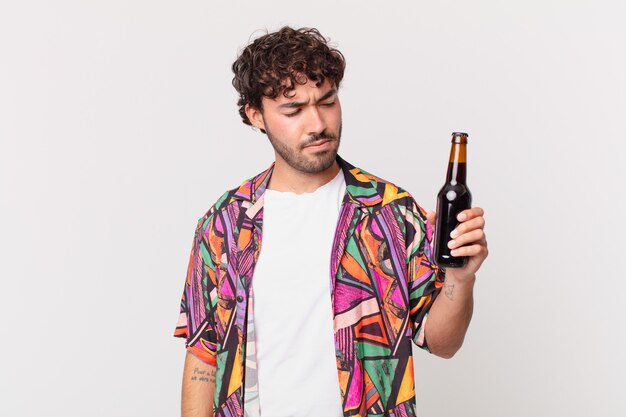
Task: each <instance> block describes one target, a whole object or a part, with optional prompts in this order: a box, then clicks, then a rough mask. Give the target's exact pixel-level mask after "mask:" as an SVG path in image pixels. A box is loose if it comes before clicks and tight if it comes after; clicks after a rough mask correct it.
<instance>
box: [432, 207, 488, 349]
mask: <svg viewBox="0 0 626 417" xmlns="http://www.w3.org/2000/svg"><path fill="white" fill-rule="evenodd" d="M484 213H485V212H484V210H483V209H482V208H480V207H472V208H470V209H468V210H465V211H462V212H461V213H459V215H458V217H457V219H458V220H459V222H460V224H459V225H458V226H457V227H456V229H454V230H453V231H452V232H451V233H450V236H451V237H452V238H453V240H451V241H450V242H449V244H448V247H449V248H450V249H453V250H452V251H451V254H452V255H453V256H467V257H468V260H467V264H466V265H465V266H464V267H463V268H447V269H446V280H445V283H444V287H443V295H444V296H443V297H441V296H439V297H437V298H436V299H435V302H434V303H433V305H432V307H431V308H430V311H429V313H428V319H427V320H426V323H425V324H424V335H425V338H426V340H427V342H428V348H429V349H430V351H431V352H432V353H434V354H435V355H437V356H441V357H442V358H451V357H453V356H454V354H455V353H456V352H457V351H458V350H459V349H460V348H461V346H462V345H463V340H464V339H465V334H466V333H467V328H468V327H469V323H470V320H471V319H472V313H473V310H474V297H473V293H474V283H475V282H476V272H477V271H478V269H479V268H480V266H481V265H482V263H483V261H484V260H485V258H487V255H488V253H489V250H488V249H487V239H486V236H485V231H484V228H485V218H484V217H483V215H484ZM427 218H428V222H429V223H430V224H431V226H432V227H433V229H434V228H435V227H436V226H435V223H436V220H437V214H436V213H435V212H433V211H430V212H428V214H427Z"/></svg>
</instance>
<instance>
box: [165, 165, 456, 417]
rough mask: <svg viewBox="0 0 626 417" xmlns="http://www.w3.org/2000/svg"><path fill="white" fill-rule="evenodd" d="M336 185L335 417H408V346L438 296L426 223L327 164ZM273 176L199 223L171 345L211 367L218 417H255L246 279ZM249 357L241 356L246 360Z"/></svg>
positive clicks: (387, 188)
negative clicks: (338, 178) (338, 415)
mask: <svg viewBox="0 0 626 417" xmlns="http://www.w3.org/2000/svg"><path fill="white" fill-rule="evenodd" d="M337 162H338V163H339V166H340V167H341V169H342V171H343V174H344V178H345V181H346V193H345V196H344V199H343V203H342V206H341V211H340V214H339V218H338V222H337V227H336V230H335V238H334V241H333V254H332V257H331V264H330V268H329V280H330V288H331V302H332V306H333V322H334V332H335V333H334V339H335V352H336V360H337V376H338V381H339V387H340V392H339V395H340V396H341V401H342V405H343V413H344V416H346V417H347V416H383V415H384V416H394V417H395V416H414V415H415V388H414V374H413V358H412V348H411V346H412V342H414V343H415V344H416V345H417V346H420V347H422V348H424V349H428V346H427V343H426V340H425V337H424V333H423V328H424V326H423V325H424V323H425V321H426V319H427V316H428V311H429V309H430V307H431V306H432V304H433V302H434V300H435V298H436V297H437V295H438V294H439V292H440V290H441V287H442V286H443V280H444V271H443V270H442V269H440V268H439V267H438V266H437V265H436V264H435V263H434V261H433V253H432V229H431V227H430V225H429V224H428V222H427V221H426V213H425V211H424V210H423V209H422V208H421V207H420V206H418V205H417V203H416V202H415V200H414V199H413V197H412V196H411V195H410V194H409V193H408V192H406V191H404V190H402V189H400V188H398V187H396V186H395V185H394V184H392V183H390V182H387V181H385V180H382V179H380V178H378V177H376V176H373V175H371V174H369V173H367V172H365V171H363V170H361V169H359V168H356V167H354V166H352V165H351V164H349V163H348V162H346V161H345V160H343V159H342V158H341V157H340V156H339V155H337ZM273 168H274V164H272V165H271V166H270V167H269V168H268V169H267V170H265V171H263V172H262V173H260V174H259V175H257V176H255V177H253V178H251V179H250V180H248V181H245V182H244V183H243V184H241V186H239V187H238V188H236V189H233V190H230V191H228V192H226V193H225V194H224V195H223V196H222V197H220V199H219V200H218V201H217V202H216V203H215V204H214V205H213V206H212V207H211V208H210V209H209V211H208V212H207V213H206V214H205V215H204V216H203V217H202V218H200V219H199V220H198V225H197V228H196V234H195V238H194V243H193V247H192V251H191V255H190V260H189V267H188V270H187V279H186V282H185V289H184V291H183V296H182V300H181V308H180V318H179V322H178V325H177V328H176V331H175V336H177V337H185V338H186V339H187V343H186V345H187V348H188V349H189V350H190V351H191V352H193V353H194V354H195V355H196V356H198V357H199V358H200V359H202V360H204V361H205V362H207V363H209V364H212V365H215V366H217V376H216V387H215V395H214V404H213V406H214V410H215V415H216V416H219V417H231V416H257V415H259V410H258V390H257V386H258V385H257V382H258V381H256V358H255V354H254V352H255V348H254V347H255V345H254V333H253V324H254V308H253V305H254V304H253V302H254V300H253V293H252V291H251V289H252V285H251V283H252V277H253V272H254V266H255V264H256V260H257V259H258V256H259V253H260V248H261V242H262V226H263V196H264V192H265V189H266V187H267V184H268V182H269V178H270V176H271V174H272V171H273ZM247 352H248V354H247Z"/></svg>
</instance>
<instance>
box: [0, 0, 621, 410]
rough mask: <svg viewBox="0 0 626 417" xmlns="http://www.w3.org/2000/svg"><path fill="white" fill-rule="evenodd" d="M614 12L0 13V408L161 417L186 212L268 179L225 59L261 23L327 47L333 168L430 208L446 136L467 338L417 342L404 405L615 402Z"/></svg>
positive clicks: (378, 8)
mask: <svg viewBox="0 0 626 417" xmlns="http://www.w3.org/2000/svg"><path fill="white" fill-rule="evenodd" d="M624 17H626V6H625V3H624V2H623V1H617V0H616V1H608V0H607V1H577V0H569V1H565V0H542V1H539V0H532V1H516V2H513V1H508V2H505V1H495V0H491V1H489V0H481V1H474V2H462V1H450V0H447V1H437V2H425V1H421V2H410V1H403V2H397V1H387V2H382V3H381V2H371V3H366V2H363V1H353V2H347V1H319V2H293V1H289V2H288V1H274V2H269V1H256V2H242V1H233V2H230V3H228V5H226V3H225V2H209V1H183V2H173V1H155V0H152V1H131V2H129V1H120V0H109V1H106V2H105V1H99V2H95V1H90V2H84V1H68V0H64V1H55V2H51V1H43V0H39V1H19V2H3V3H2V6H0V141H1V142H0V187H1V190H0V191H1V192H0V210H1V215H0V239H1V247H0V257H1V261H0V274H1V276H0V277H1V278H0V285H1V288H0V318H1V320H2V321H1V324H2V341H1V344H0V349H1V352H0V415H2V416H41V415H55V416H57V415H58V416H61V415H63V416H68V417H73V416H107V417H109V416H138V415H141V416H172V415H177V414H178V413H179V403H180V399H179V398H180V382H181V372H182V364H183V357H184V349H183V341H182V340H180V339H174V338H173V337H172V336H171V334H172V332H173V329H174V325H175V322H176V319H177V316H178V307H179V299H180V295H181V292H182V289H183V282H184V276H185V272H186V267H187V260H188V255H189V250H190V249H191V243H192V238H193V232H194V228H195V224H196V220H197V219H198V218H199V217H200V216H202V214H204V212H205V211H206V210H207V209H208V208H209V206H210V205H211V204H212V203H213V202H214V201H215V199H216V198H217V197H218V196H219V195H221V194H222V192H223V191H225V190H226V189H228V188H232V187H234V186H236V185H238V184H239V183H240V182H241V181H242V180H243V179H245V178H248V177H250V176H252V175H254V174H255V173H257V172H259V171H261V170H262V169H265V168H266V167H267V166H269V164H270V163H271V161H272V158H273V152H272V150H271V147H270V146H269V144H268V142H267V139H266V137H265V136H263V135H261V134H259V133H257V132H254V131H252V130H251V129H250V128H248V127H245V126H244V125H243V124H241V122H240V120H239V116H238V114H237V108H236V105H235V102H236V95H235V92H234V89H233V88H232V86H231V84H230V82H231V78H232V74H231V71H230V65H231V64H232V62H233V60H234V59H235V58H236V55H237V52H238V50H239V48H241V47H243V46H244V45H245V44H246V43H247V42H248V40H249V38H250V36H251V35H252V34H253V33H256V35H258V34H260V33H261V32H255V30H258V29H264V28H267V29H270V30H274V29H277V28H279V27H280V26H281V25H283V24H291V25H294V26H298V27H299V26H315V27H318V28H319V29H320V30H321V31H322V33H323V34H324V35H325V36H327V37H330V38H331V41H332V42H334V43H335V45H336V46H338V47H339V49H340V50H341V51H342V52H343V53H344V54H345V56H346V59H347V63H348V66H347V72H346V76H345V80H344V84H343V87H342V89H341V91H340V97H341V100H342V105H343V114H344V135H343V140H342V147H341V149H340V154H341V155H342V156H343V157H344V158H345V159H347V160H348V161H349V162H351V163H353V164H355V165H357V166H360V167H363V168H364V169H366V170H368V171H370V172H372V173H374V174H376V175H379V176H381V177H383V178H386V179H388V180H391V181H393V182H395V183H396V184H398V185H400V186H402V187H404V188H406V189H408V190H409V191H410V192H411V193H412V194H413V195H414V196H415V198H416V199H417V200H418V202H419V203H420V204H421V205H422V206H424V207H425V208H427V209H433V208H434V205H435V196H436V193H437V191H438V189H439V187H440V186H441V185H442V184H443V180H444V176H445V168H446V163H447V158H448V150H449V138H450V136H449V135H450V133H451V132H452V131H454V130H461V131H467V132H469V134H470V141H469V143H470V144H469V148H468V149H469V150H468V152H469V153H468V155H469V172H468V183H469V186H470V188H471V190H472V192H473V195H474V202H475V204H476V205H479V206H482V207H484V208H485V210H486V215H485V216H486V219H487V227H486V231H487V234H488V240H489V246H490V251H491V253H490V256H489V258H488V260H487V262H486V263H485V264H484V266H483V268H482V270H481V271H480V274H479V278H478V283H477V286H476V291H475V298H476V309H475V315H474V319H473V322H472V325H471V327H470V331H469V334H468V336H467V338H466V343H465V345H464V347H463V349H462V350H461V351H460V352H459V353H458V354H457V356H455V357H454V358H453V359H451V360H443V359H439V358H436V357H434V356H430V355H428V354H427V353H425V352H422V351H419V352H418V351H417V349H416V356H415V359H416V362H415V367H416V378H417V381H416V387H417V402H418V410H419V413H420V415H421V416H423V417H439V416H441V417H444V416H445V417H450V416H485V417H487V416H494V417H496V416H498V417H501V416H507V417H516V416H569V417H574V416H624V415H626V403H625V402H624V400H623V393H624V387H625V386H626V384H625V381H624V374H625V373H626V366H625V362H626V361H625V359H624V352H625V348H626V343H625V342H624V340H625V337H624V327H623V325H622V323H623V319H624V317H625V316H626V314H625V313H626V307H625V306H624V305H625V301H624V296H625V290H626V285H625V284H624V278H625V277H624V274H623V272H622V269H623V268H622V265H623V263H624V258H622V256H624V255H623V249H624V247H625V245H624V235H625V234H624V231H625V230H624V221H623V219H622V217H621V216H623V213H624V209H625V208H626V207H625V203H624V188H625V185H626V184H625V182H626V181H625V177H626V175H624V172H623V165H622V164H623V159H624V152H625V146H624V139H626V135H625V133H624V132H626V54H624V39H626V29H625V25H624Z"/></svg>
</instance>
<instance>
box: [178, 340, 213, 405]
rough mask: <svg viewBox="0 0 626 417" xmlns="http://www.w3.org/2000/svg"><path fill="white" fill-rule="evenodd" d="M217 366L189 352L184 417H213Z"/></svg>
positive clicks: (186, 363)
mask: <svg viewBox="0 0 626 417" xmlns="http://www.w3.org/2000/svg"><path fill="white" fill-rule="evenodd" d="M214 391H215V366H212V365H209V364H207V363H204V362H203V361H201V360H200V359H198V358H197V357H196V356H195V355H194V354H193V353H191V352H189V351H187V355H186V356H185V368H184V371H183V389H182V401H181V416H182V417H213V392H214Z"/></svg>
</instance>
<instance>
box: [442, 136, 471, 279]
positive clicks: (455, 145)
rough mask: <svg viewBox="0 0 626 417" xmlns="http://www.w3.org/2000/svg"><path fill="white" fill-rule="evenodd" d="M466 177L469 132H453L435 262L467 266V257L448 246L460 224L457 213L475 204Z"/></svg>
mask: <svg viewBox="0 0 626 417" xmlns="http://www.w3.org/2000/svg"><path fill="white" fill-rule="evenodd" d="M466 179H467V133H460V132H454V133H452V147H451V148H450V162H449V164H448V174H447V175H446V183H445V184H444V186H443V187H441V190H440V191H439V194H437V226H436V229H435V262H437V264H438V265H440V266H443V267H451V268H459V267H463V266H465V264H466V262H467V257H466V256H458V257H457V256H452V255H451V254H450V249H449V248H448V242H449V241H450V240H451V238H450V232H452V231H453V230H454V229H455V228H456V227H457V226H458V224H459V221H458V220H457V218H456V216H457V214H459V213H460V212H462V211H463V210H467V209H468V208H470V207H471V206H472V194H471V193H470V190H469V188H467V184H466Z"/></svg>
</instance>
